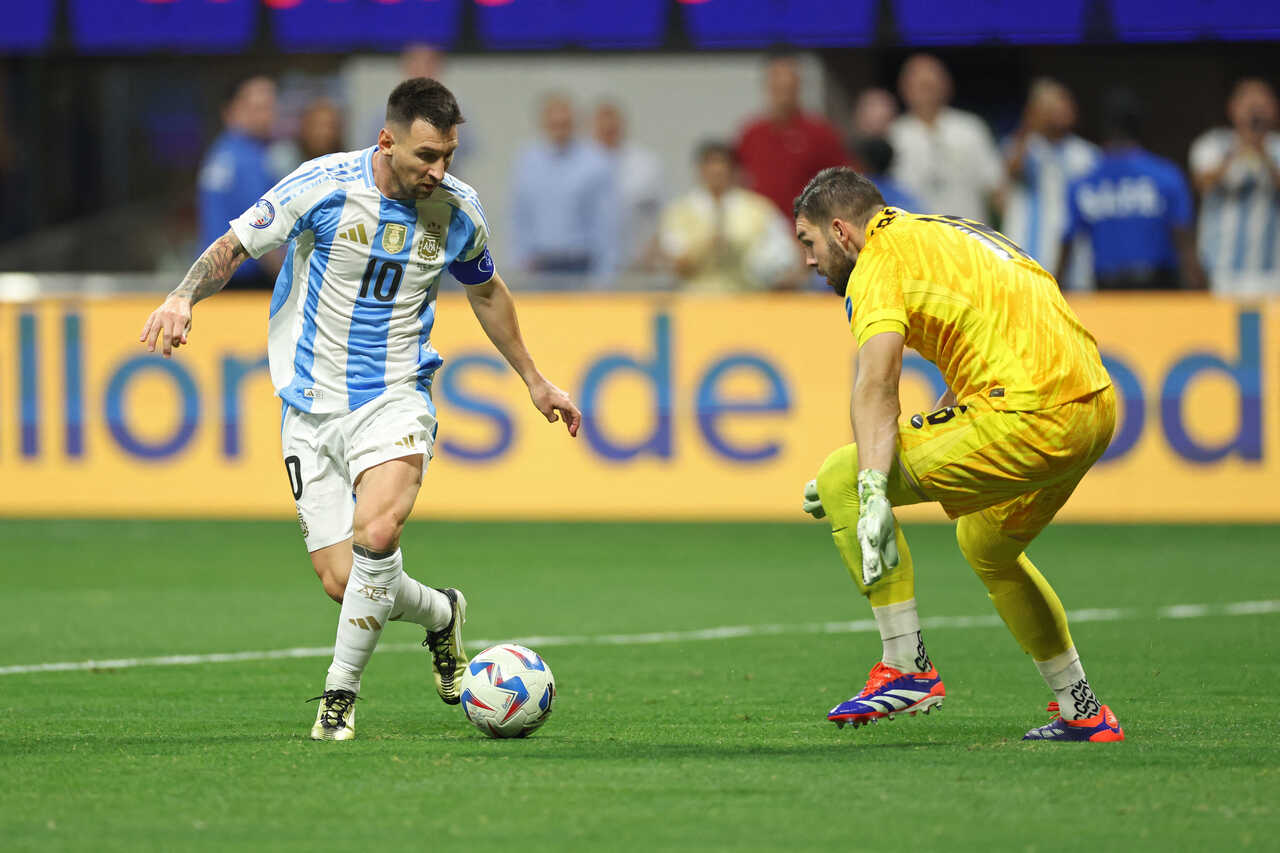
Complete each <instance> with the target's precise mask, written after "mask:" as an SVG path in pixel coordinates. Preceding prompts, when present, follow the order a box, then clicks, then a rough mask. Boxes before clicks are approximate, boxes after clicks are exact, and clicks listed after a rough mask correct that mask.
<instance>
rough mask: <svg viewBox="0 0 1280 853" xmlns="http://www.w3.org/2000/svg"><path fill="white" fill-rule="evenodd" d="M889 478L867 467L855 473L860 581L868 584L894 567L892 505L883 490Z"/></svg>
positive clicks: (896, 558)
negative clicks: (856, 480) (860, 558)
mask: <svg viewBox="0 0 1280 853" xmlns="http://www.w3.org/2000/svg"><path fill="white" fill-rule="evenodd" d="M888 486H889V478H888V477H887V476H885V475H884V474H881V473H880V472H879V471H876V470H873V469H871V468H867V469H864V470H862V471H859V472H858V545H859V546H860V547H861V548H862V583H863V585H864V586H871V585H872V584H873V583H875V582H876V581H878V580H880V578H882V577H883V576H884V573H885V572H888V571H891V570H893V569H896V568H897V567H898V540H897V537H896V536H895V535H894V530H893V508H892V507H891V506H890V505H889V498H888V496H887V495H886V494H885V490H886V489H887V488H888Z"/></svg>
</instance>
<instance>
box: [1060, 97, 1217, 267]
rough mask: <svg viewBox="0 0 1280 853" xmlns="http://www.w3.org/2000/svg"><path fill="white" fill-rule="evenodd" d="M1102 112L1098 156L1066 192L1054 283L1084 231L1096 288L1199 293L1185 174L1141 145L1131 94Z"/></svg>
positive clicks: (1109, 103)
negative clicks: (1102, 135) (1103, 119)
mask: <svg viewBox="0 0 1280 853" xmlns="http://www.w3.org/2000/svg"><path fill="white" fill-rule="evenodd" d="M1105 115H1106V129H1105V141H1104V145H1103V153H1102V157H1101V158H1100V159H1099V160H1098V163H1097V165H1095V166H1094V167H1093V169H1091V170H1090V171H1089V172H1088V173H1086V174H1085V175H1084V176H1083V177H1081V178H1078V179H1077V180H1075V181H1073V182H1072V183H1071V184H1070V186H1069V187H1068V189H1067V205H1068V213H1067V230H1066V233H1065V234H1064V245H1063V250H1062V254H1061V258H1062V260H1060V261H1059V269H1058V270H1057V278H1058V281H1059V282H1061V281H1064V280H1065V270H1064V269H1063V268H1062V267H1063V265H1064V263H1065V259H1066V258H1067V256H1068V255H1069V251H1068V248H1069V247H1068V245H1067V244H1068V243H1069V242H1070V241H1071V240H1073V239H1074V238H1075V237H1076V236H1077V235H1079V234H1086V235H1087V236H1088V237H1089V240H1090V243H1091V244H1092V245H1093V268H1094V279H1095V281H1096V282H1097V287H1098V289H1099V290H1172V289H1177V288H1179V287H1190V288H1195V289H1204V287H1205V276H1204V270H1203V269H1202V268H1201V266H1200V262H1199V260H1198V259H1197V258H1196V251H1195V236H1194V234H1193V232H1192V230H1191V227H1192V215H1193V209H1192V203H1191V188H1190V186H1188V184H1187V179H1186V177H1185V176H1184V175H1183V174H1182V172H1181V171H1180V170H1179V169H1178V167H1177V166H1175V165H1174V164H1173V163H1171V162H1170V161H1168V160H1166V159H1164V158H1163V157H1157V156H1156V155H1154V154H1152V153H1150V152H1149V151H1145V150H1143V149H1142V148H1141V147H1140V146H1139V145H1138V142H1137V140H1138V123H1139V104H1138V100H1137V98H1136V97H1135V96H1133V95H1132V94H1130V93H1128V92H1124V91H1117V92H1113V93H1111V95H1110V96H1108V98H1107V101H1106V106H1105Z"/></svg>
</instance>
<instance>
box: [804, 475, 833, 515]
mask: <svg viewBox="0 0 1280 853" xmlns="http://www.w3.org/2000/svg"><path fill="white" fill-rule="evenodd" d="M800 508H801V509H803V510H804V511H805V512H807V513H809V515H812V516H813V517H814V518H826V517H827V511H826V510H825V509H823V508H822V498H820V497H818V481H817V480H810V481H809V482H807V483H805V484H804V503H802V504H800Z"/></svg>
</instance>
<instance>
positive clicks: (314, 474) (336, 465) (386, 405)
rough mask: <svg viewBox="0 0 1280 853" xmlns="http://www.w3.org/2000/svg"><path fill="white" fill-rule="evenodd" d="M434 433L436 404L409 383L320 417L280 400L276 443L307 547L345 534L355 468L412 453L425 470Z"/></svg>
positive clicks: (350, 518) (317, 546)
mask: <svg viewBox="0 0 1280 853" xmlns="http://www.w3.org/2000/svg"><path fill="white" fill-rule="evenodd" d="M435 439H436V415H435V406H434V405H432V403H431V398H430V396H429V394H428V395H424V394H423V393H422V392H420V391H418V390H417V388H416V387H415V386H413V385H400V386H396V387H393V388H388V389H387V390H386V391H385V392H384V393H383V394H382V396H380V397H378V398H377V399H375V400H371V401H370V402H368V403H365V404H364V405H363V406H361V407H360V408H358V409H356V410H355V411H354V412H336V413H332V414H323V415H321V414H312V413H310V412H303V411H299V410H298V409H295V408H293V407H292V406H288V405H286V406H285V407H284V414H283V416H282V418H281V424H280V444H281V447H282V449H283V451H284V467H285V471H286V472H287V473H288V475H289V486H290V488H292V489H293V500H294V502H295V503H296V504H297V505H298V523H299V524H300V525H302V537H303V539H305V540H306V543H307V550H308V551H315V550H318V549H320V548H324V547H326V546H328V545H333V544H335V543H337V542H341V541H342V540H344V539H348V538H350V537H351V535H352V521H353V519H354V517H355V495H354V494H353V492H354V489H355V482H356V480H357V478H359V476H360V475H361V474H362V473H364V472H365V471H367V470H368V469H370V468H372V467H373V466H374V465H380V464H381V463H383V462H387V461H388V460H391V459H399V458H401V457H403V456H412V455H414V454H418V453H421V454H422V470H423V473H426V470H427V463H428V462H429V461H431V456H432V452H433V450H434V447H435Z"/></svg>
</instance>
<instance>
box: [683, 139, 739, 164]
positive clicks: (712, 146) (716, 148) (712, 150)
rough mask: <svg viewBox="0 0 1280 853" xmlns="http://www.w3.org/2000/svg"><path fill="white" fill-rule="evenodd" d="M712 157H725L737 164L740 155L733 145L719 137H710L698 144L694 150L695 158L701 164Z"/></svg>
mask: <svg viewBox="0 0 1280 853" xmlns="http://www.w3.org/2000/svg"><path fill="white" fill-rule="evenodd" d="M712 157H723V158H725V159H726V160H728V161H729V162H730V163H733V164H735V165H736V164H737V162H738V155H737V152H735V151H734V150H733V146H732V145H730V144H729V143H727V142H722V141H721V140H719V139H708V140H706V141H704V142H700V143H699V144H698V148H697V150H696V151H694V154H693V160H694V162H695V163H697V164H698V165H699V166H701V165H702V164H703V163H705V162H707V160H708V159H710V158H712Z"/></svg>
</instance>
